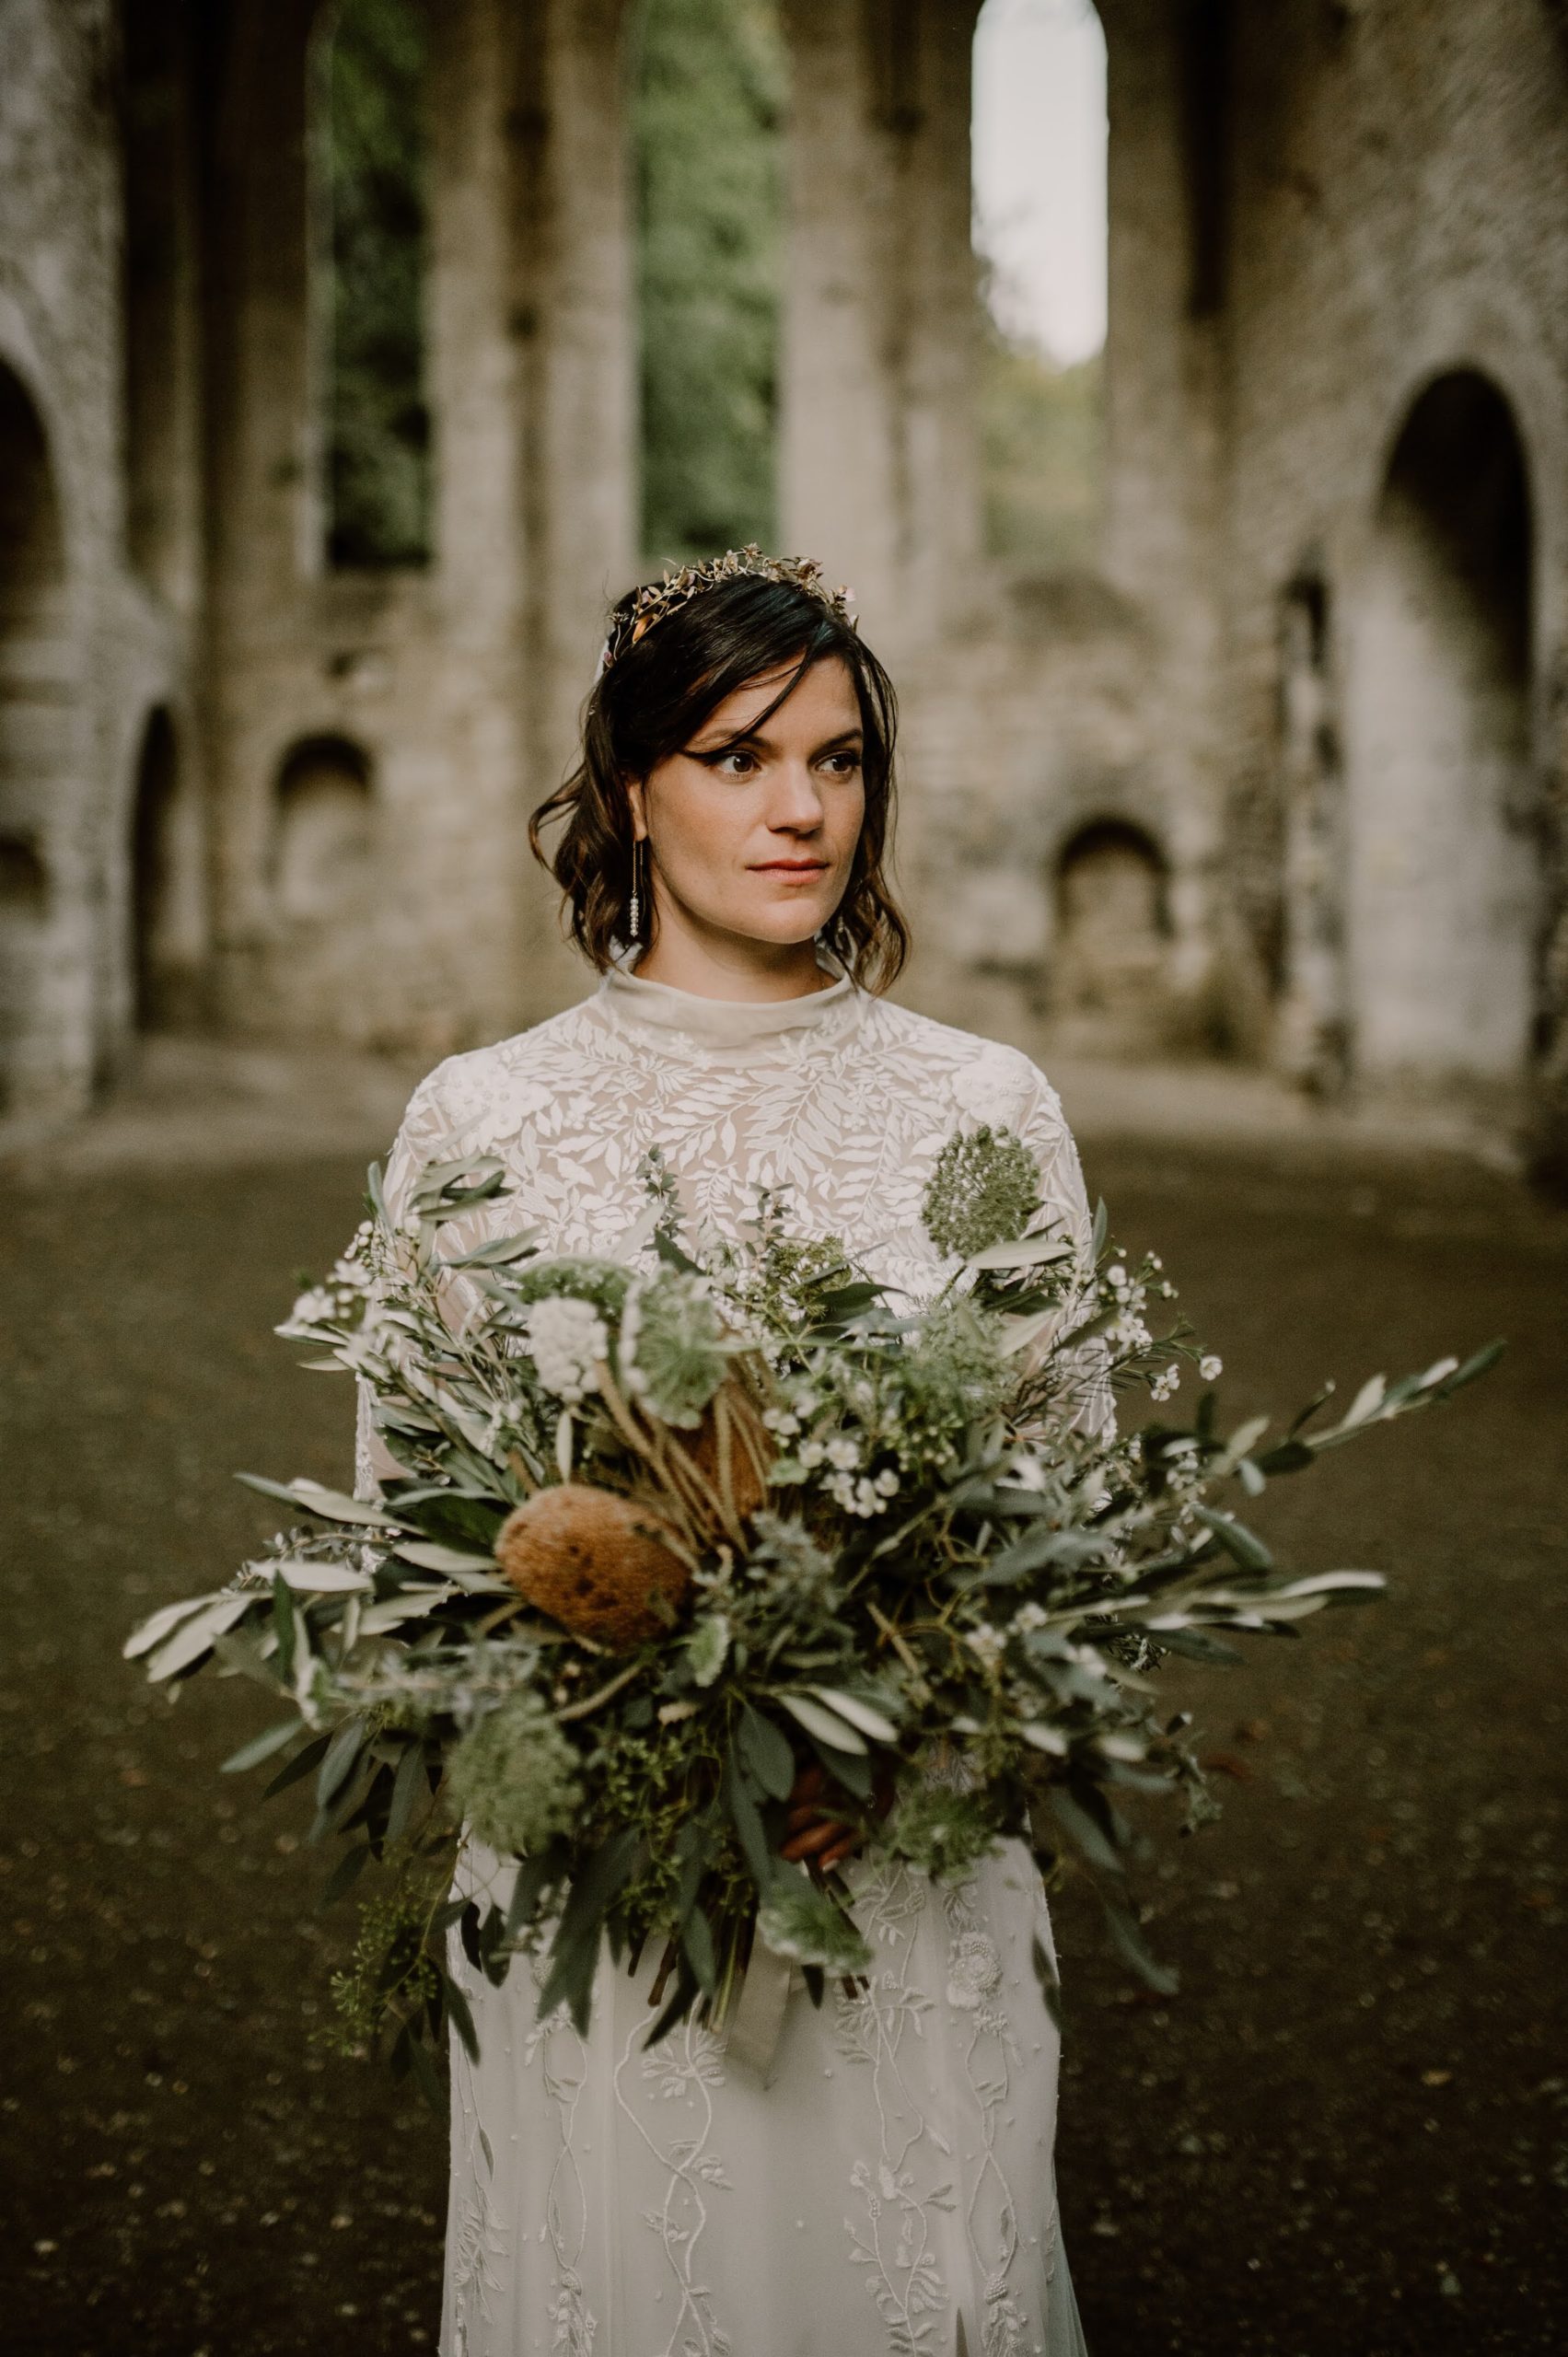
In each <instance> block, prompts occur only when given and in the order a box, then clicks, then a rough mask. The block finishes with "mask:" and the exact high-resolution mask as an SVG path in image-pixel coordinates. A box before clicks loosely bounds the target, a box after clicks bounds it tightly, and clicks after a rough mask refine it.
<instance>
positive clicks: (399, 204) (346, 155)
mask: <svg viewBox="0 0 1568 2357" xmlns="http://www.w3.org/2000/svg"><path fill="white" fill-rule="evenodd" d="M426 38H427V29H426V20H425V12H424V7H423V6H422V5H421V0H341V6H340V7H339V9H338V13H337V16H336V19H335V21H334V22H333V23H332V24H331V26H330V27H329V29H328V38H327V40H326V41H324V43H323V48H322V59H321V83H320V87H319V93H318V102H319V106H320V108H321V109H322V111H323V113H324V119H325V137H324V140H323V142H322V145H323V146H324V150H325V154H324V157H323V161H324V165H325V172H326V181H327V192H328V201H329V203H330V207H331V262H330V288H329V293H330V304H329V309H330V317H331V373H330V386H329V395H328V419H327V437H328V447H327V483H328V499H329V512H330V519H331V520H330V526H329V532H328V552H329V555H330V557H331V562H332V563H334V564H340V565H389V564H417V563H421V562H423V561H424V558H426V557H427V556H428V554H429V552H430V415H429V411H428V410H427V408H426V406H425V401H424V255H425V203H426V200H425V180H426V162H427V158H426V137H425V122H424V66H425V46H426Z"/></svg>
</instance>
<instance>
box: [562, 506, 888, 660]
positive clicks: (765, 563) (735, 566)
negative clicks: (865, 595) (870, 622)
mask: <svg viewBox="0 0 1568 2357" xmlns="http://www.w3.org/2000/svg"><path fill="white" fill-rule="evenodd" d="M747 575H751V576H752V577H754V578H755V579H757V580H759V581H789V582H793V583H794V585H795V586H796V588H797V589H804V590H806V591H807V594H808V595H809V596H810V597H813V598H816V599H817V601H818V603H819V605H823V606H826V607H827V609H828V610H829V612H830V613H833V614H837V615H838V616H839V618H840V619H841V621H846V622H848V623H849V625H850V627H851V629H852V630H853V629H854V627H855V621H854V590H853V589H845V588H842V587H841V588H837V589H835V588H831V587H830V586H829V584H828V583H827V582H826V581H825V580H824V579H823V577H822V567H821V565H820V564H819V563H818V561H817V559H816V558H815V557H814V556H764V555H763V553H762V552H761V549H760V548H759V547H758V546H757V543H756V541H755V540H748V541H747V543H746V546H745V547H744V548H743V549H726V551H725V552H724V554H723V556H710V557H704V558H703V562H702V563H700V564H683V565H682V566H681V568H680V570H679V573H671V572H670V570H669V568H668V565H667V566H666V568H665V575H664V578H663V580H662V581H646V582H645V583H644V584H643V586H642V587H641V588H640V589H639V590H638V592H637V594H636V598H635V599H634V600H633V604H632V606H631V607H630V609H629V610H628V611H627V612H625V613H623V614H617V615H616V617H615V620H614V621H612V622H611V624H610V635H609V637H608V638H607V639H606V640H605V642H604V645H603V648H602V650H601V651H600V654H599V658H598V677H600V678H602V677H603V675H604V674H605V672H606V671H608V670H609V668H610V665H611V664H612V663H614V662H616V661H617V660H618V659H619V658H620V657H621V656H622V655H624V654H625V652H626V649H627V648H628V647H629V646H635V644H636V643H637V641H638V640H639V639H640V638H641V637H643V636H644V634H645V633H646V632H648V631H650V630H652V629H653V627H654V624H655V623H656V622H660V621H663V620H664V618H665V616H666V614H669V613H673V612H674V611H675V609H676V608H677V606H684V605H686V604H687V603H688V602H689V601H690V600H691V598H700V597H701V596H702V595H703V591H704V590H707V589H717V588H719V587H721V586H722V585H723V584H724V583H725V582H726V581H738V580H741V579H743V578H745V577H746V576H747Z"/></svg>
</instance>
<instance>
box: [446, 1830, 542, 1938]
mask: <svg viewBox="0 0 1568 2357" xmlns="http://www.w3.org/2000/svg"><path fill="white" fill-rule="evenodd" d="M549 1873H550V1853H549V1852H540V1854H539V1855H538V1856H537V1857H533V1858H525V1859H524V1860H523V1862H522V1864H520V1865H519V1866H518V1868H517V1879H516V1880H515V1881H514V1883H513V1885H512V1896H511V1898H510V1900H509V1901H508V1903H507V1907H506V1937H507V1938H508V1939H509V1940H515V1939H516V1938H517V1935H518V1933H521V1932H523V1931H525V1930H526V1929H527V1928H528V1924H530V1923H531V1922H533V1919H534V1917H535V1915H536V1914H537V1913H538V1912H539V1902H540V1897H541V1895H542V1893H543V1890H544V1886H545V1883H546V1880H547V1879H548V1876H549ZM453 1920H454V1921H456V1918H454V1919H453Z"/></svg>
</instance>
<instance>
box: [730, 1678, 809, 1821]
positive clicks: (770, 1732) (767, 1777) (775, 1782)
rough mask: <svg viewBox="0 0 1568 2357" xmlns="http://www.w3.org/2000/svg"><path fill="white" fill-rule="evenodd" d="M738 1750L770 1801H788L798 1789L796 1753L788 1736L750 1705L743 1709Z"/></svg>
mask: <svg viewBox="0 0 1568 2357" xmlns="http://www.w3.org/2000/svg"><path fill="white" fill-rule="evenodd" d="M735 1744H736V1751H737V1754H738V1758H739V1760H740V1764H741V1766H742V1767H743V1768H744V1769H745V1771H746V1772H747V1774H748V1775H749V1777H750V1779H751V1781H752V1782H753V1783H756V1784H760V1785H761V1788H762V1790H763V1792H765V1793H766V1794H768V1797H769V1798H770V1799H771V1800H775V1801H787V1800H788V1798H789V1796H790V1794H791V1793H792V1792H793V1791H794V1790H795V1752H794V1749H793V1747H792V1746H791V1744H790V1740H789V1737H788V1736H786V1735H784V1733H782V1731H781V1730H780V1729H779V1728H778V1727H776V1726H774V1724H773V1723H772V1719H765V1718H764V1717H763V1716H762V1714H761V1712H760V1711H756V1710H753V1708H752V1707H751V1704H750V1703H749V1702H742V1704H741V1706H740V1721H739V1724H738V1727H737V1729H736V1737H735Z"/></svg>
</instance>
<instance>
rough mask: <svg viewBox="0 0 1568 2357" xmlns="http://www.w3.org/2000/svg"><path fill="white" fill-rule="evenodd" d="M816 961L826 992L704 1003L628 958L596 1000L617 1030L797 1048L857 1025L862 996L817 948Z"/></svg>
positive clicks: (837, 965)
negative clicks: (814, 1036) (649, 976)
mask: <svg viewBox="0 0 1568 2357" xmlns="http://www.w3.org/2000/svg"><path fill="white" fill-rule="evenodd" d="M817 962H818V964H819V966H820V967H821V969H822V970H823V972H824V973H827V974H830V975H832V977H833V980H832V981H830V983H829V985H828V987H827V988H826V989H825V990H820V991H806V992H804V993H802V994H801V995H800V996H799V997H798V998H779V999H734V998H705V997H703V996H702V995H701V994H700V993H698V992H696V991H681V990H677V989H676V988H675V986H674V984H673V983H670V982H652V981H649V982H645V981H642V980H641V979H640V978H639V976H638V975H637V973H636V971H635V970H634V967H633V960H632V958H631V955H630V953H628V954H627V955H626V956H625V957H622V958H619V959H618V960H617V961H616V963H615V964H614V965H613V966H611V967H610V970H609V971H608V972H607V973H606V975H605V977H604V979H603V981H601V982H600V984H599V987H598V998H599V1003H600V1004H601V1006H602V1007H603V1009H604V1012H605V1014H606V1015H607V1016H609V1018H610V1021H611V1022H613V1023H614V1024H616V1025H617V1026H618V1027H620V1026H625V1027H627V1028H632V1029H638V1030H640V1029H645V1028H646V1029H650V1030H655V1031H665V1032H671V1033H676V1034H679V1036H681V1037H683V1038H685V1039H696V1040H700V1041H703V1042H704V1043H707V1044H710V1045H712V1046H714V1047H724V1048H748V1047H758V1046H762V1045H764V1044H765V1043H767V1042H769V1041H771V1040H783V1041H787V1042H788V1043H789V1044H791V1045H801V1044H804V1039H805V1036H806V1035H807V1034H808V1033H823V1034H827V1035H832V1036H837V1035H839V1034H840V1033H842V1031H844V1030H846V1029H848V1028H853V1026H854V1024H855V1023H856V1022H857V1021H858V1020H859V1014H860V1002H861V999H862V996H863V993H861V992H860V991H859V990H858V989H857V988H856V986H855V984H854V982H853V981H851V979H850V977H849V975H848V973H847V972H846V971H845V970H844V968H843V967H842V965H841V963H840V962H839V960H838V959H837V958H835V957H833V956H832V954H831V953H830V951H828V950H826V949H820V948H819V950H818V952H817Z"/></svg>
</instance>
